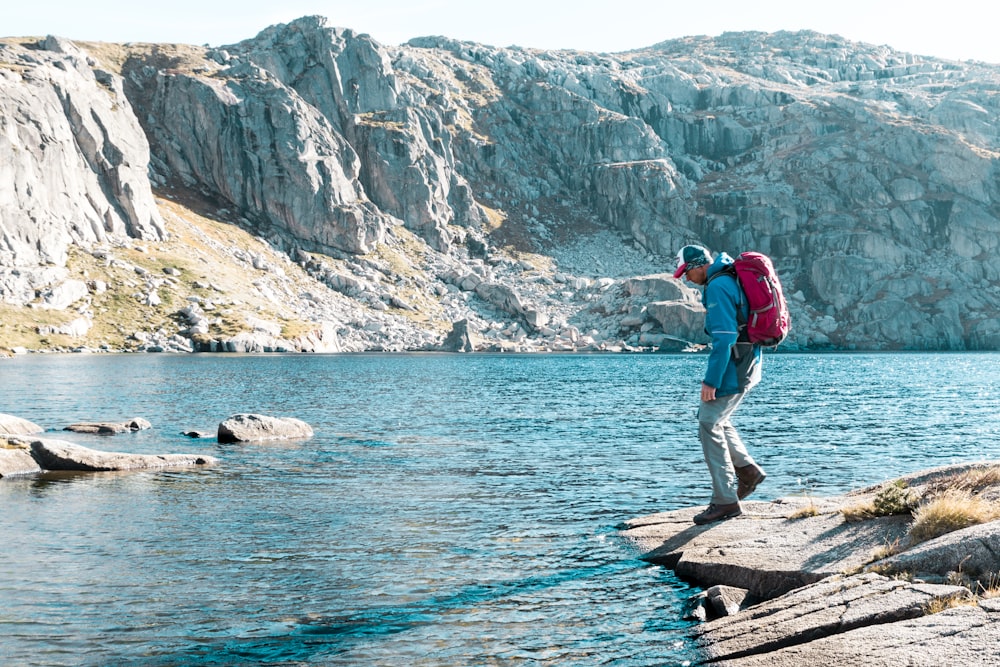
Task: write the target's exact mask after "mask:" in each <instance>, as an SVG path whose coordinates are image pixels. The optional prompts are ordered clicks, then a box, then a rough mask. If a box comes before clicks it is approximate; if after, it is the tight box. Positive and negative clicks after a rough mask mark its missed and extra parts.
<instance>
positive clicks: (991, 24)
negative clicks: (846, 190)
mask: <svg viewBox="0 0 1000 667" xmlns="http://www.w3.org/2000/svg"><path fill="white" fill-rule="evenodd" d="M5 5H6V6H5V7H4V9H3V12H2V13H0V36H8V37H25V36H42V35H50V34H51V35H58V36H61V37H68V38H70V39H78V40H91V41H104V42H130V41H131V42H181V43H188V44H210V45H213V46H218V45H223V44H231V43H234V42H238V41H240V40H242V39H246V38H249V37H253V36H254V35H256V34H257V33H258V32H260V31H261V30H262V29H264V28H266V27H267V26H269V25H272V24H275V23H288V22H289V21H292V20H294V19H296V18H298V17H300V16H306V15H310V14H319V15H322V16H326V17H327V18H328V19H329V20H328V25H330V26H337V27H343V28H352V29H353V30H355V31H357V32H366V33H368V34H370V35H371V36H372V37H374V38H375V39H376V40H377V41H379V42H382V43H383V44H402V43H404V42H406V41H407V40H409V39H410V38H412V37H422V36H427V35H444V36H446V37H453V38H455V39H461V40H469V41H474V42H480V43H483V44H489V45H492V46H511V45H518V46H524V47H535V48H542V49H561V48H567V49H579V50H581V51H604V52H614V51H626V50H629V49H634V48H640V47H643V46H650V45H652V44H655V43H657V42H661V41H664V40H667V39H672V38H675V37H684V36H689V35H713V36H714V35H719V34H721V33H723V32H726V31H740V30H762V31H765V32H774V31H777V30H801V29H810V30H816V31H818V32H822V33H828V34H836V35H840V36H842V37H846V38H847V39H851V40H854V41H859V42H868V43H871V44H878V45H881V44H887V45H889V46H891V47H893V48H895V49H898V50H900V51H908V52H911V53H916V54H919V55H928V56H937V57H941V58H950V59H955V60H967V59H972V60H983V61H986V62H991V63H998V64H1000V37H998V35H997V29H998V25H1000V20H998V19H1000V3H998V2H996V0H948V1H942V0H911V1H909V2H906V1H902V0H827V1H819V0H714V1H713V0H709V1H708V2H700V1H699V0H630V1H629V2H624V3H622V2H620V1H615V0H602V1H598V0H488V1H481V0H238V1H237V0H172V1H168V2H165V1H162V0H161V1H159V2H143V1H142V0H89V1H87V2H83V1H82V0H14V1H12V2H7V3H5Z"/></svg>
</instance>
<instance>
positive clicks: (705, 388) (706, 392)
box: [701, 382, 715, 403]
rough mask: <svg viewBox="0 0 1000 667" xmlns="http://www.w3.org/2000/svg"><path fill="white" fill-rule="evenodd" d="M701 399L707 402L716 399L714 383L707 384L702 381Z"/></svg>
mask: <svg viewBox="0 0 1000 667" xmlns="http://www.w3.org/2000/svg"><path fill="white" fill-rule="evenodd" d="M701 400H702V401H705V402H706V403H707V402H708V401H714V400H715V387H713V386H712V385H708V384H705V383H704V382H702V383H701Z"/></svg>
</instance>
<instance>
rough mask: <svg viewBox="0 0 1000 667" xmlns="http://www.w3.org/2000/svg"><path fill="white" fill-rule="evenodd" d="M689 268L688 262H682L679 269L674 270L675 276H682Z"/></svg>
mask: <svg viewBox="0 0 1000 667" xmlns="http://www.w3.org/2000/svg"><path fill="white" fill-rule="evenodd" d="M687 268H688V265H687V264H686V263H685V264H681V265H680V266H678V267H677V270H676V271H674V278H680V277H681V276H683V275H684V272H685V271H687Z"/></svg>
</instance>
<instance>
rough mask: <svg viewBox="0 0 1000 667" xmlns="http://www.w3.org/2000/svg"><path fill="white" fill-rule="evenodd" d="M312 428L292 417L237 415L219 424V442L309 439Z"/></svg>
mask: <svg viewBox="0 0 1000 667" xmlns="http://www.w3.org/2000/svg"><path fill="white" fill-rule="evenodd" d="M312 436H313V430H312V427H311V426H309V424H307V423H305V422H304V421H301V420H299V419H295V418H293V417H270V416H268V415H255V414H239V415H233V416H231V417H230V418H229V419H227V420H225V421H224V422H222V423H221V424H219V432H218V439H219V442H256V441H259V440H299V439H304V438H311V437H312Z"/></svg>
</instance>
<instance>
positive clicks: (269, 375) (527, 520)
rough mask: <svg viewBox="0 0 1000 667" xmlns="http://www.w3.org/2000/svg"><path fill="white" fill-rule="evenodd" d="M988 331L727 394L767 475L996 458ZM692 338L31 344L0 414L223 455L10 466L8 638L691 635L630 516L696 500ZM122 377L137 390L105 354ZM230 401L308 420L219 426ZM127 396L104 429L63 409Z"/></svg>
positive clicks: (241, 652) (318, 652)
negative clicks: (197, 346)
mask: <svg viewBox="0 0 1000 667" xmlns="http://www.w3.org/2000/svg"><path fill="white" fill-rule="evenodd" d="M998 359H1000V356H997V355H991V354H968V355H923V354H912V355H795V354H785V355H775V356H772V357H770V358H769V359H768V367H767V368H766V369H765V370H766V372H765V381H764V383H763V384H762V385H761V386H760V387H759V388H758V389H757V390H755V391H754V392H753V393H752V394H751V395H750V397H749V398H748V400H747V401H746V403H745V404H744V406H743V407H742V408H741V412H740V414H739V415H738V416H737V424H738V426H739V427H740V430H741V432H742V433H743V434H744V436H745V437H746V439H747V440H748V441H749V442H750V446H751V447H752V450H753V452H754V454H755V456H756V457H757V458H758V459H759V460H760V461H761V462H762V463H763V464H764V466H765V467H766V469H767V471H768V479H767V481H766V483H765V484H764V485H763V486H762V487H761V488H760V490H759V492H758V493H759V498H760V499H762V500H766V499H770V498H775V497H778V496H782V495H790V494H797V493H812V494H816V495H827V494H832V493H839V492H842V491H845V490H847V489H850V488H853V487H856V486H861V485H865V484H870V483H874V482H877V481H881V480H882V479H883V478H884V477H886V476H891V475H896V474H902V473H904V472H910V471H913V470H916V469H919V468H924V467H930V466H934V465H942V464H946V463H951V462H956V461H969V460H979V459H983V458H994V459H995V458H1000V456H998V451H997V449H998V447H1000V445H998V444H997V443H998V442H1000V439H998V438H997V435H998V434H1000V415H997V414H996V410H995V406H996V405H997V398H998V389H997V380H995V379H994V378H995V376H996V373H995V371H994V369H995V368H996V362H997V360H998ZM703 363H704V358H703V357H699V356H684V355H634V356H633V355H615V356H612V355H608V356H586V355H565V356H563V355H550V356H528V357H525V356H503V355H497V356H490V355H474V356H451V355H345V356H287V357H285V356H267V357H253V356H231V357H230V356H226V357H220V356H207V355H206V356H203V355H192V356H186V357H172V356H154V355H147V356H140V355H136V356H114V357H112V356H107V357H103V356H92V357H84V356H46V357H31V358H20V359H16V360H12V361H5V362H3V365H2V367H0V371H2V372H3V380H4V381H3V382H2V383H0V406H2V408H0V411H3V412H7V413H11V414H16V415H18V416H21V417H24V418H27V419H30V420H31V421H34V422H35V423H38V424H41V425H43V426H45V427H47V428H50V429H53V430H54V431H58V432H52V433H48V434H46V436H47V437H56V438H61V439H66V440H72V441H74V442H79V443H81V444H84V445H86V446H89V447H94V448H97V449H115V450H119V451H132V452H138V453H191V452H199V453H205V454H209V455H213V456H217V457H218V458H219V459H220V460H221V464H220V465H219V466H215V467H211V468H203V469H201V468H200V469H197V470H162V471H144V472H133V473H89V474H79V473H50V474H46V475H44V476H37V477H30V478H20V479H5V480H2V482H0V503H2V505H3V507H4V512H3V514H2V517H3V518H2V519H0V526H2V530H3V535H4V553H3V559H2V562H3V566H2V567H0V625H2V630H3V635H4V640H3V642H2V643H0V662H3V663H5V664H24V665H80V664H84V665H105V664H125V665H130V664H135V665H139V664H141V665H163V666H166V665H176V664H185V665H231V664H232V665H236V664H247V663H250V664H282V665H288V664H320V665H333V664H345V665H346V664H413V665H453V664H508V663H515V662H528V663H531V664H539V663H540V664H595V663H601V662H608V663H613V664H616V665H651V664H657V665H676V664H681V663H682V662H684V661H686V660H694V659H695V656H694V655H693V653H692V650H691V645H690V644H689V642H688V640H687V628H688V627H689V624H688V623H687V622H685V621H682V620H681V619H680V616H681V608H682V606H683V602H684V600H685V599H686V598H687V596H689V595H690V594H691V590H690V587H689V586H688V585H687V584H685V583H684V582H681V581H679V580H677V579H676V578H675V577H674V576H673V575H672V573H670V572H668V571H666V570H664V569H663V568H659V567H652V566H647V565H646V564H644V563H642V562H641V561H638V560H637V559H636V558H635V555H634V554H633V553H632V552H631V551H630V549H629V547H628V545H626V544H624V543H623V542H622V541H621V540H620V539H619V538H618V537H617V536H616V532H615V528H614V527H615V525H617V524H618V523H620V522H621V521H622V520H624V519H627V518H630V517H634V516H639V515H642V514H647V513H651V512H656V511H662V510H669V509H675V508H679V507H684V506H689V505H695V504H702V503H704V502H706V498H707V495H708V480H707V471H706V470H705V468H704V462H703V461H702V459H701V453H700V448H699V446H698V444H697V438H696V433H695V423H694V415H695V409H696V404H695V403H694V401H695V400H696V396H697V387H698V381H699V376H700V372H701V370H702V367H703ZM123 377H128V378H129V383H128V385H129V386H128V387H127V388H126V387H125V386H124V384H123V383H121V382H120V381H118V378H123ZM237 412H259V413H265V414H272V415H278V416H294V417H297V418H299V419H303V420H305V421H306V422H308V423H310V424H311V425H312V426H313V428H314V429H315V431H316V436H315V437H314V438H312V439H310V440H306V441H300V442H294V443H268V444H253V445H247V444H235V445H220V444H218V443H216V442H214V440H211V439H200V440H192V439H189V438H186V437H183V436H182V435H181V433H182V432H184V431H189V430H201V431H208V432H214V429H215V427H216V426H217V425H218V423H219V422H220V421H222V420H223V419H225V418H226V417H228V416H229V415H231V414H234V413H237ZM135 416H141V417H144V418H146V419H149V420H150V421H151V422H152V423H153V425H154V428H153V429H151V430H149V431H142V432H138V433H133V434H124V435H121V436H115V437H114V438H106V437H97V436H86V435H83V434H71V433H63V432H61V431H59V429H61V428H62V427H63V426H64V425H66V424H69V423H71V422H73V421H83V420H94V419H98V420H120V419H124V418H130V417H135Z"/></svg>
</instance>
